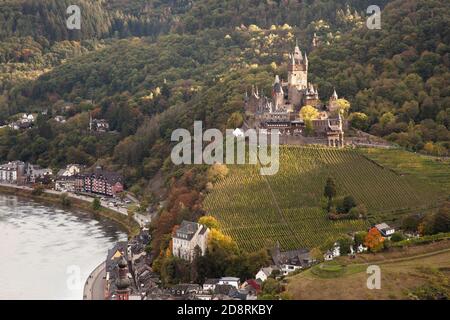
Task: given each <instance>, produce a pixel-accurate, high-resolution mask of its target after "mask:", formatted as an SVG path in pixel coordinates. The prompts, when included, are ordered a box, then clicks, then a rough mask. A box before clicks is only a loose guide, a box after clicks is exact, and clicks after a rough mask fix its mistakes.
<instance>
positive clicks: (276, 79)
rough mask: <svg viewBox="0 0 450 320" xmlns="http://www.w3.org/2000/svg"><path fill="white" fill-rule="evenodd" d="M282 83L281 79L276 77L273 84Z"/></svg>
mask: <svg viewBox="0 0 450 320" xmlns="http://www.w3.org/2000/svg"><path fill="white" fill-rule="evenodd" d="M276 83H280V77H279V76H278V75H276V76H275V81H274V83H273V84H276Z"/></svg>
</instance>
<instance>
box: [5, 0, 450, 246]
mask: <svg viewBox="0 0 450 320" xmlns="http://www.w3.org/2000/svg"><path fill="white" fill-rule="evenodd" d="M69 2H70V3H69ZM372 2H373V1H365V0H364V1H357V0H352V1H344V0H340V1H331V0H307V1H297V0H285V1H262V0H243V1H240V0H239V1H238V0H235V1H219V0H195V1H194V0H192V1H188V0H170V1H169V0H160V1H157V0H149V1H144V0H128V1H119V0H111V1H101V0H98V1H87V0H79V1H74V3H72V1H68V0H61V1H60V0H43V1H38V0H7V1H2V2H1V4H0V40H1V42H0V90H1V91H2V92H1V95H0V124H1V125H5V124H7V123H10V122H11V121H12V120H14V119H15V118H17V117H18V116H20V113H21V112H34V113H35V114H38V119H37V122H36V125H35V126H34V127H33V128H31V129H28V130H10V129H9V128H7V127H4V128H2V129H1V131H0V160H1V161H6V160H16V159H20V160H24V161H30V162H33V163H38V164H41V165H42V166H50V167H52V168H60V167H61V166H63V165H65V164H67V163H71V162H76V163H82V164H85V165H87V166H93V165H95V164H103V165H105V166H106V167H107V168H109V169H111V170H115V171H117V172H119V173H121V174H123V175H124V177H125V179H126V186H127V188H128V189H129V190H131V191H132V192H134V193H135V194H136V195H137V196H138V197H141V198H142V199H144V198H145V200H147V201H150V202H152V201H154V202H155V203H156V202H157V201H156V199H155V198H154V197H153V196H152V192H151V190H150V188H149V181H150V180H151V179H152V177H154V175H155V174H156V173H158V172H162V173H163V177H164V178H165V180H164V181H165V182H166V186H167V187H168V189H169V192H168V197H167V199H168V201H167V206H166V207H165V208H164V210H163V211H162V213H161V215H160V217H159V219H158V220H155V221H156V222H155V225H157V226H158V227H157V228H155V229H154V230H153V235H154V241H153V243H152V246H153V252H154V253H155V254H158V253H160V252H163V251H164V250H165V249H166V248H167V247H168V245H169V243H168V238H169V237H168V235H170V233H171V232H172V229H173V226H174V225H176V224H177V223H179V222H180V221H181V220H182V219H189V220H196V219H197V218H198V217H199V216H201V215H202V214H203V213H204V212H203V209H202V205H201V203H202V199H203V196H204V190H205V188H206V185H207V183H208V179H207V178H206V176H205V171H206V169H207V168H205V167H200V166H199V167H196V168H180V167H172V165H171V162H170V161H169V160H168V155H169V154H170V147H171V145H170V134H171V132H172V131H173V130H174V129H176V128H180V127H184V128H188V129H192V125H193V121H194V120H202V121H204V124H205V127H217V128H219V129H224V128H226V127H229V128H232V127H235V126H236V125H239V124H240V122H241V119H242V114H243V102H244V93H245V91H249V90H250V88H251V86H252V85H258V87H259V88H260V90H261V91H264V92H266V93H267V94H270V90H271V85H272V83H273V78H274V76H275V74H279V75H281V76H282V77H285V76H286V67H287V52H289V51H290V50H292V47H293V46H294V44H295V40H296V39H298V42H299V45H300V47H301V49H302V51H306V52H307V53H308V57H309V66H310V70H309V79H310V81H311V82H313V83H315V84H318V86H319V92H320V94H321V99H322V100H327V99H328V97H329V96H330V95H331V93H332V91H333V87H335V88H336V90H337V92H338V94H339V96H340V97H345V98H346V99H348V100H349V101H350V103H351V109H350V117H349V120H350V122H351V124H352V125H353V126H354V127H356V128H359V129H362V130H364V131H368V132H370V133H373V134H376V135H380V136H383V137H386V138H388V139H390V140H392V141H394V142H396V143H398V144H400V145H401V146H403V147H406V148H408V149H409V150H414V151H419V152H424V153H429V154H433V155H447V154H448V151H449V147H450V145H449V144H450V143H449V140H450V137H449V126H450V100H449V99H450V98H449V96H450V95H449V88H450V86H449V80H450V79H449V78H450V73H449V65H450V57H449V54H450V52H449V51H450V35H449V30H450V27H449V24H450V3H449V2H448V1H444V0H440V1H437V0H394V1H377V2H378V3H376V4H378V5H380V7H381V8H384V9H383V11H382V16H381V30H369V29H367V27H366V23H365V22H366V8H367V7H368V6H369V5H371V4H373V3H372ZM69 4H78V5H80V7H81V8H82V28H81V30H80V31H76V30H74V31H70V30H67V28H66V25H65V18H66V17H67V14H66V13H65V10H66V8H67V7H68V5H69ZM314 33H316V34H317V36H318V37H319V40H320V41H319V42H320V44H319V46H318V48H317V49H315V50H313V48H312V46H311V41H312V38H313V35H314ZM42 111H46V112H44V114H42V113H41V112H42ZM89 113H90V114H91V116H92V117H94V118H104V119H106V120H108V123H109V125H110V129H111V132H108V133H105V134H91V133H90V132H89V131H88V126H89V125H88V121H89ZM56 115H61V116H64V117H66V118H67V122H66V123H58V122H56V121H55V120H54V117H55V116H56Z"/></svg>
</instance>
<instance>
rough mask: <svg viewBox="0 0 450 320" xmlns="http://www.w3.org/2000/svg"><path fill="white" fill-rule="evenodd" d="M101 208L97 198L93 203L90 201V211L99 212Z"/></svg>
mask: <svg viewBox="0 0 450 320" xmlns="http://www.w3.org/2000/svg"><path fill="white" fill-rule="evenodd" d="M101 207H102V204H101V203H100V200H99V199H98V198H94V201H92V209H94V210H95V211H98V210H100V208H101Z"/></svg>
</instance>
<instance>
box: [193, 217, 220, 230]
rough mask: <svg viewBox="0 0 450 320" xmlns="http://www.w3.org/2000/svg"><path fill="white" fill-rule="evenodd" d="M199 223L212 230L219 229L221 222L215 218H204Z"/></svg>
mask: <svg viewBox="0 0 450 320" xmlns="http://www.w3.org/2000/svg"><path fill="white" fill-rule="evenodd" d="M198 223H200V224H203V225H205V226H207V227H208V228H210V229H219V222H218V221H217V219H216V218H214V217H213V216H203V217H200V219H198Z"/></svg>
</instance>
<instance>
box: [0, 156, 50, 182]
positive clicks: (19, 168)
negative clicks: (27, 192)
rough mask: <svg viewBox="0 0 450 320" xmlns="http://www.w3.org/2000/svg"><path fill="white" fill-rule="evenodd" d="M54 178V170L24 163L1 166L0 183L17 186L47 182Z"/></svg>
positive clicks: (13, 162)
mask: <svg viewBox="0 0 450 320" xmlns="http://www.w3.org/2000/svg"><path fill="white" fill-rule="evenodd" d="M51 177H52V170H51V169H48V168H41V167H40V166H39V165H36V164H31V163H26V162H22V161H11V162H8V163H4V164H1V165H0V182H1V183H9V184H16V185H25V184H34V183H38V182H45V181H48V180H50V179H51Z"/></svg>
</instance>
